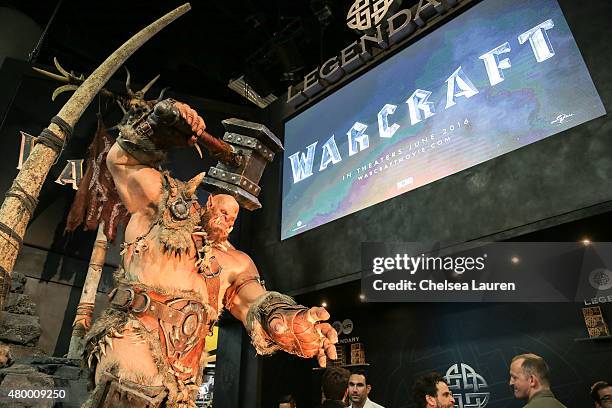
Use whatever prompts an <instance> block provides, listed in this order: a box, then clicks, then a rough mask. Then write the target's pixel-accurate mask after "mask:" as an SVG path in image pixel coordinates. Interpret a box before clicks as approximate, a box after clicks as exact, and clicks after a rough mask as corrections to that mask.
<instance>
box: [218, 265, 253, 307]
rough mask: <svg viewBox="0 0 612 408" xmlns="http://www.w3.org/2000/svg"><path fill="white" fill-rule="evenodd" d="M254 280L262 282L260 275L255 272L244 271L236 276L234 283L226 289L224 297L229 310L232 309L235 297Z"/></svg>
mask: <svg viewBox="0 0 612 408" xmlns="http://www.w3.org/2000/svg"><path fill="white" fill-rule="evenodd" d="M253 281H256V282H257V283H260V284H261V279H260V277H259V275H258V274H256V273H253V272H242V273H241V274H239V275H238V277H236V280H235V281H234V283H232V284H231V286H230V287H229V288H227V290H226V291H225V296H224V298H223V305H224V306H225V308H226V309H227V310H230V309H231V307H232V305H233V304H234V298H235V297H236V296H237V295H238V293H239V292H240V290H241V289H242V288H244V287H245V286H246V285H248V284H249V283H251V282H253Z"/></svg>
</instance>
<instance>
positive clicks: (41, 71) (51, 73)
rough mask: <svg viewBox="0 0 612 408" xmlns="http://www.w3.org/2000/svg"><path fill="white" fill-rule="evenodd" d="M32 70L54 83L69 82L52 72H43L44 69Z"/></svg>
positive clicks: (34, 68)
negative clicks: (53, 80)
mask: <svg viewBox="0 0 612 408" xmlns="http://www.w3.org/2000/svg"><path fill="white" fill-rule="evenodd" d="M32 69H33V70H34V71H36V72H38V73H39V74H42V75H44V76H46V77H47V78H51V79H55V80H56V81H60V82H66V83H68V82H70V80H69V79H68V78H66V77H63V76H61V75H57V74H54V73H53V72H49V71H45V70H44V69H40V68H36V67H32Z"/></svg>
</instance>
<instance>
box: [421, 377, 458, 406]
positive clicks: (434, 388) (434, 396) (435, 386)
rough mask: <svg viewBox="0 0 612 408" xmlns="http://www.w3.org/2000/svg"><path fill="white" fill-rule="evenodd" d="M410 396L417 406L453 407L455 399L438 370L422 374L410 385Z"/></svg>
mask: <svg viewBox="0 0 612 408" xmlns="http://www.w3.org/2000/svg"><path fill="white" fill-rule="evenodd" d="M412 398H413V400H414V403H415V404H416V406H417V408H454V406H455V399H454V398H453V394H452V393H451V391H450V389H449V388H448V384H447V382H446V379H445V378H444V376H442V374H440V373H438V372H431V373H427V374H423V375H421V376H420V377H418V378H417V379H416V381H415V382H414V385H413V386H412Z"/></svg>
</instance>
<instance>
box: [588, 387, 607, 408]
mask: <svg viewBox="0 0 612 408" xmlns="http://www.w3.org/2000/svg"><path fill="white" fill-rule="evenodd" d="M591 398H593V401H594V402H595V408H610V407H612V385H611V384H610V383H609V382H606V381H597V382H596V383H595V384H593V386H592V387H591Z"/></svg>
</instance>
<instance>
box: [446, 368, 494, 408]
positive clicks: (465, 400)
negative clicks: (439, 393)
mask: <svg viewBox="0 0 612 408" xmlns="http://www.w3.org/2000/svg"><path fill="white" fill-rule="evenodd" d="M445 377H446V382H448V388H449V389H451V390H452V391H454V392H453V398H454V399H455V407H457V408H483V407H485V406H486V405H487V403H488V402H489V396H490V394H491V393H489V392H484V391H482V390H483V389H485V388H487V387H488V385H487V382H486V381H485V379H484V378H482V376H481V375H480V374H478V373H477V372H476V371H475V370H474V369H473V368H472V367H470V366H469V365H467V364H465V363H460V364H454V365H452V366H450V367H449V369H448V370H446V376H445Z"/></svg>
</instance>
